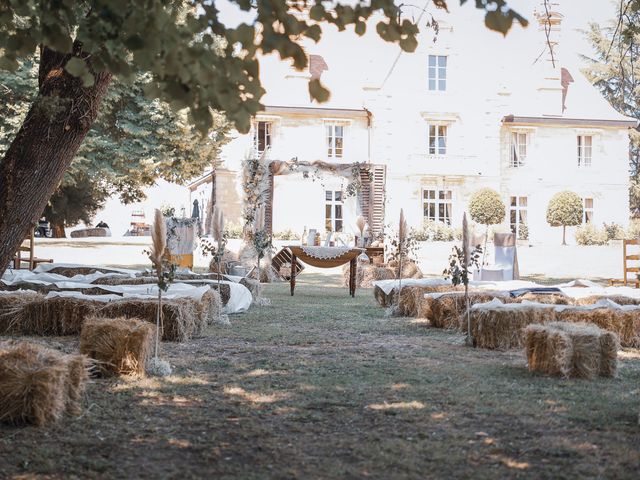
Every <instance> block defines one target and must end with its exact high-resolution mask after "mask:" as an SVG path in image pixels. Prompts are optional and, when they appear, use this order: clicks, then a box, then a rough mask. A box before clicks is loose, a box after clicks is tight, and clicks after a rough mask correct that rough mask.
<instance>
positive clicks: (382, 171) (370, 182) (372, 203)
mask: <svg viewBox="0 0 640 480" xmlns="http://www.w3.org/2000/svg"><path fill="white" fill-rule="evenodd" d="M369 171H370V172H371V176H369V174H368V172H365V171H362V172H361V173H360V179H361V181H362V189H361V190H360V196H361V197H360V198H361V206H362V215H363V216H364V218H366V219H367V221H368V222H369V228H370V229H371V233H372V234H374V235H377V234H379V233H382V231H383V230H384V204H385V201H386V187H385V183H386V172H387V167H386V166H385V165H369Z"/></svg>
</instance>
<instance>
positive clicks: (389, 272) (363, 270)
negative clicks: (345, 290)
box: [342, 262, 396, 288]
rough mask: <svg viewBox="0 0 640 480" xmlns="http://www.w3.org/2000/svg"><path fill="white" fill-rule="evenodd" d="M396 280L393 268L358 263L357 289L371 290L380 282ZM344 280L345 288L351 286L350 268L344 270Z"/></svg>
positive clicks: (345, 267) (346, 266)
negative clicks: (374, 284)
mask: <svg viewBox="0 0 640 480" xmlns="http://www.w3.org/2000/svg"><path fill="white" fill-rule="evenodd" d="M394 278H396V276H395V273H394V271H393V269H392V268H389V267H386V266H380V265H371V264H369V263H365V264H363V263H362V262H358V264H357V267H356V287H358V288H371V287H373V282H376V281H378V280H392V279H394ZM342 279H343V283H344V286H345V287H348V286H349V266H348V265H345V266H344V267H343V269H342Z"/></svg>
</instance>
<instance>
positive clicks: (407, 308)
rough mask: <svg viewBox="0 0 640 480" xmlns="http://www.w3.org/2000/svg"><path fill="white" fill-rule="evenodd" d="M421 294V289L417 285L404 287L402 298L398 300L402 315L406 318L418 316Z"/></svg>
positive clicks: (401, 291) (401, 293) (401, 292)
mask: <svg viewBox="0 0 640 480" xmlns="http://www.w3.org/2000/svg"><path fill="white" fill-rule="evenodd" d="M420 294H421V288H420V287H419V286H415V285H408V286H406V287H402V290H400V297H399V299H398V309H399V313H400V315H404V316H406V317H415V316H416V315H417V314H418V297H419V296H420Z"/></svg>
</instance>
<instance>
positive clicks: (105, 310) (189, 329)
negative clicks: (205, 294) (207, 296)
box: [76, 298, 207, 342]
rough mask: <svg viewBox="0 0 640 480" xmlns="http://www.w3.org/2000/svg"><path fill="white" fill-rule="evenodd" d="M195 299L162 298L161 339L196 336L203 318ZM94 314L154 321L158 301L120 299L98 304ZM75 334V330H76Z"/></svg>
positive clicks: (179, 339) (185, 338) (203, 322)
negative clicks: (100, 306)
mask: <svg viewBox="0 0 640 480" xmlns="http://www.w3.org/2000/svg"><path fill="white" fill-rule="evenodd" d="M200 312H202V310H201V308H200V306H199V302H198V301H197V300H194V299H192V298H176V299H172V300H163V301H162V321H163V329H162V332H161V335H162V339H163V340H167V341H174V342H184V341H185V340H188V339H190V338H192V337H194V336H197V335H199V334H200V333H201V332H202V331H203V330H204V327H205V326H206V323H207V321H206V319H205V317H204V315H202V314H199V313H200ZM94 313H95V314H96V315H100V316H105V317H109V318H118V317H125V318H139V319H141V320H145V321H147V322H150V323H153V324H155V323H156V315H157V313H158V301H157V300H155V299H126V298H125V299H124V300H118V301H115V302H109V303H106V304H102V308H100V309H98V310H96V311H95V312H94ZM76 333H77V332H76Z"/></svg>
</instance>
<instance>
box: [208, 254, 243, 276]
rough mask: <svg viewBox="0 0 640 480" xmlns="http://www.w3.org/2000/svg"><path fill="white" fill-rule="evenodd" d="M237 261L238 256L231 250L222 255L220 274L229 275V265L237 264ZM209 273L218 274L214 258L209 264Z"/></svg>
mask: <svg viewBox="0 0 640 480" xmlns="http://www.w3.org/2000/svg"><path fill="white" fill-rule="evenodd" d="M237 261H238V256H237V255H236V254H235V253H233V252H231V251H229V250H225V252H224V254H223V255H222V259H221V260H220V272H219V273H223V274H227V273H229V265H230V264H231V263H232V262H237ZM209 271H210V272H214V273H216V272H218V264H217V263H216V262H215V261H214V259H213V258H212V259H211V261H210V262H209Z"/></svg>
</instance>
